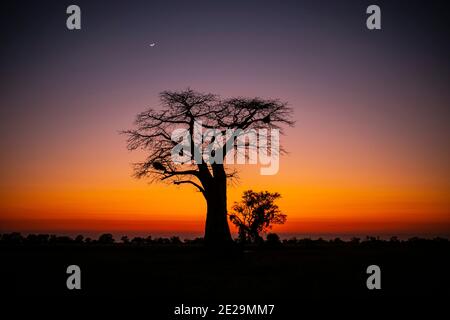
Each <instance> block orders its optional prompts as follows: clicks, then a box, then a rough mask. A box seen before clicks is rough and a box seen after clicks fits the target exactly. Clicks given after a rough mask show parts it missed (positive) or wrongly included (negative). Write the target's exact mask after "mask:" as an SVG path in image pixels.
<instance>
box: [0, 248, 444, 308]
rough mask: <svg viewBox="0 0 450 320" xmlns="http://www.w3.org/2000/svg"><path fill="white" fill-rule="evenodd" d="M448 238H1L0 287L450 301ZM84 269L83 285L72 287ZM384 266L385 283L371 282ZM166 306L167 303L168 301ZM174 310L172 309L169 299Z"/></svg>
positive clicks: (254, 298)
mask: <svg viewBox="0 0 450 320" xmlns="http://www.w3.org/2000/svg"><path fill="white" fill-rule="evenodd" d="M449 248H450V245H449V242H448V241H443V242H442V241H441V242H437V241H424V242H420V241H418V242H417V243H412V242H400V243H392V242H377V241H374V242H362V243H360V244H352V243H341V244H336V243H328V242H326V243H323V244H309V245H307V244H304V245H279V246H275V247H270V246H264V247H259V248H256V247H247V248H237V249H234V250H231V251H229V250H219V251H211V250H208V249H206V248H203V247H202V246H197V245H153V246H133V245H123V244H113V245H101V244H90V245H86V244H45V245H42V244H41V245H37V244H33V245H31V244H19V245H9V244H1V245H0V261H1V267H0V271H1V274H0V275H1V278H0V281H1V290H2V294H6V295H8V296H9V297H16V296H39V297H41V298H42V297H43V296H60V295H63V296H74V295H79V296H80V295H81V296H90V297H92V298H94V299H95V298H97V297H99V296H109V297H111V298H118V299H125V298H132V299H134V298H136V299H142V298H145V300H146V301H147V302H148V303H149V304H150V305H151V304H153V305H156V306H158V305H159V304H160V303H161V305H167V304H173V305H174V304H176V303H184V304H187V303H197V304H198V303H244V304H250V303H267V304H273V303H275V304H276V303H283V304H284V305H286V304H289V305H290V306H291V307H292V305H295V304H296V303H299V302H300V301H303V302H304V301H307V300H308V301H309V300H313V301H314V300H315V301H333V300H340V301H353V302H355V301H364V300H365V301H368V300H370V299H384V300H387V301H395V300H396V299H403V300H404V299H408V298H413V299H414V300H415V301H417V300H418V301H420V300H422V299H427V300H434V299H442V300H445V299H448V297H449V291H450V290H449V270H450V268H449V259H448V257H449V252H450V251H449ZM71 264H76V265H79V266H80V268H81V279H82V289H81V290H79V291H77V290H73V291H69V290H68V289H67V288H66V279H67V276H68V275H67V274H66V268H67V266H68V265H71ZM371 264H376V265H378V266H380V268H381V287H382V289H381V290H368V289H367V287H366V279H367V277H368V275H367V274H366V268H367V266H369V265H371ZM164 308H166V307H164ZM167 308H168V307H167Z"/></svg>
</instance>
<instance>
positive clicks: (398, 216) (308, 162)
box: [0, 1, 450, 236]
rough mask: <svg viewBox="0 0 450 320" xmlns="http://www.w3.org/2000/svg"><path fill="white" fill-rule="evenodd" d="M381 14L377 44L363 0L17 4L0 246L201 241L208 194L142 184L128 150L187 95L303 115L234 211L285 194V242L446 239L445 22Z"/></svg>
mask: <svg viewBox="0 0 450 320" xmlns="http://www.w3.org/2000/svg"><path fill="white" fill-rule="evenodd" d="M72 3H76V4H78V5H79V6H80V7H81V11H82V30H80V31H69V30H67V29H66V27H65V23H66V17H67V15H66V14H65V9H66V7H67V6H68V5H70V4H72ZM376 3H377V4H379V5H380V7H381V9H382V30H381V31H369V30H367V29H366V27H365V19H366V17H367V15H366V14H365V9H366V8H367V6H368V5H369V4H372V2H367V1H349V2H346V4H345V5H344V4H343V3H341V2H337V1H295V2H294V1H284V2H283V3H282V4H281V3H279V1H223V2H219V1H121V2H118V3H114V1H76V2H73V1H35V2H34V3H33V4H29V3H27V2H25V1H9V2H8V1H5V4H3V8H2V10H1V13H0V15H1V22H0V27H1V43H2V48H1V51H0V56H1V61H0V64H1V75H0V93H1V95H0V147H1V150H2V151H1V157H0V199H1V202H0V231H3V232H6V231H8V232H9V231H22V232H57V233H78V232H87V233H89V232H91V233H96V232H103V231H113V232H116V233H120V232H122V233H128V234H141V233H142V234H148V233H152V234H164V235H168V234H186V235H187V234H191V235H194V234H195V235H201V234H202V231H203V224H204V219H205V213H206V208H205V203H204V200H203V198H202V196H201V194H200V193H198V192H195V190H194V189H193V188H189V187H187V186H169V185H165V184H154V185H149V184H148V182H146V181H137V180H135V179H133V178H132V177H131V174H132V170H131V163H132V162H136V161H139V160H141V159H142V157H143V154H139V153H130V152H128V151H127V150H126V144H125V137H124V136H121V135H119V134H118V132H119V130H122V129H127V128H131V127H132V123H133V120H134V117H135V115H136V114H137V113H138V112H140V111H143V110H144V109H146V108H147V107H151V106H153V107H155V106H156V107H157V106H158V104H159V102H158V93H159V92H161V91H163V90H179V89H185V88H187V87H191V88H193V89H195V90H198V91H202V92H212V93H217V94H220V95H221V96H222V97H233V96H260V97H263V98H280V99H281V100H283V101H288V102H289V103H290V105H291V106H292V107H293V108H294V110H295V116H294V117H295V120H296V121H297V123H296V126H295V127H294V128H290V129H288V130H287V131H286V132H287V135H286V136H284V137H282V143H283V144H284V146H285V148H286V149H287V150H288V151H289V155H287V156H285V157H283V158H282V159H281V163H280V172H279V173H278V174H277V175H275V176H260V175H259V169H258V167H255V166H240V168H239V169H241V173H240V181H239V183H238V184H237V185H235V186H233V187H231V188H230V189H229V205H231V204H232V202H233V201H236V200H238V199H239V197H240V194H241V193H242V191H243V190H246V189H254V190H269V191H278V192H280V193H281V194H282V196H283V199H282V200H281V201H280V206H281V208H282V210H283V211H284V212H285V213H286V214H287V215H288V222H287V223H286V224H285V225H284V226H281V227H276V228H275V231H276V232H280V233H285V234H289V235H305V236H314V235H326V234H331V235H345V234H347V235H365V234H372V235H423V236H436V235H443V236H449V234H450V232H449V231H450V145H449V138H450V128H449V120H450V94H449V87H448V84H449V80H450V62H449V59H448V57H449V56H450V46H449V41H448V39H449V29H448V21H450V19H449V11H448V10H445V8H444V2H433V1H431V2H430V1H421V2H413V1H393V2H392V1H391V2H383V1H381V2H380V1H377V2H376ZM151 43H156V46H155V47H150V44H151ZM244 169H245V170H244Z"/></svg>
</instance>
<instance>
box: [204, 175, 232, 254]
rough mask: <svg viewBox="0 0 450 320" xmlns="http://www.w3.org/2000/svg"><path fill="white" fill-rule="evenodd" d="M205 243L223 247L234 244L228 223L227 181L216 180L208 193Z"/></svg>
mask: <svg viewBox="0 0 450 320" xmlns="http://www.w3.org/2000/svg"><path fill="white" fill-rule="evenodd" d="M205 197H206V204H207V213H206V225H205V242H206V244H207V245H213V246H222V245H229V244H231V243H232V238H231V233H230V228H229V226H228V221H227V184H226V179H214V181H213V183H212V185H210V186H209V188H208V190H207V192H206V195H205Z"/></svg>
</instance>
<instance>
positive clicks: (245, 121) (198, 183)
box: [123, 89, 293, 245]
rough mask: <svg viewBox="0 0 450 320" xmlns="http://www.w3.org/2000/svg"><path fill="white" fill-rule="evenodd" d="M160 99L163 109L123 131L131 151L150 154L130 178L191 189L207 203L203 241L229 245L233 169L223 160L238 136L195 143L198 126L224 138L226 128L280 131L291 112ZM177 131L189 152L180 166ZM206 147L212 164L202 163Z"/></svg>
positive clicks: (241, 103)
mask: <svg viewBox="0 0 450 320" xmlns="http://www.w3.org/2000/svg"><path fill="white" fill-rule="evenodd" d="M160 100H161V105H162V106H161V107H160V108H159V109H158V110H156V109H152V108H150V109H148V110H146V111H144V112H141V113H139V114H138V115H137V117H136V120H135V128H133V129H131V130H126V131H123V133H124V134H126V135H127V146H128V149H129V150H136V149H143V150H144V151H145V152H146V153H147V154H148V155H147V158H146V159H145V160H144V161H143V162H140V163H136V164H134V176H135V177H136V178H149V179H150V180H151V181H167V182H171V183H173V184H176V185H181V184H187V185H191V186H193V187H195V188H196V189H197V190H198V191H200V192H201V193H202V195H203V197H204V198H205V200H206V205H207V213H206V224H205V235H204V237H205V242H206V243H207V244H212V245H222V244H227V243H230V242H231V241H232V239H231V234H230V229H229V226H228V222H227V181H228V180H229V179H232V178H233V177H235V175H236V171H235V170H232V168H230V167H229V166H227V168H226V167H225V164H224V162H225V161H224V159H225V157H226V155H227V152H229V150H230V148H229V146H230V143H231V146H232V147H233V148H236V143H237V138H238V137H237V135H232V136H231V137H229V138H228V140H227V141H225V143H223V144H218V143H217V141H215V140H214V137H212V138H210V139H205V138H204V137H200V140H198V137H197V136H196V135H197V133H196V124H197V123H201V126H202V127H203V128H207V129H209V130H213V131H214V132H216V133H219V134H224V135H225V133H226V132H227V130H228V131H232V132H235V131H239V132H242V131H243V130H251V129H255V130H258V129H266V130H279V131H280V132H281V133H282V127H283V125H293V121H292V120H291V117H292V109H291V108H289V107H288V106H287V104H286V103H284V102H280V101H279V100H274V99H261V98H242V97H239V98H230V99H220V98H219V96H217V95H215V94H205V93H199V92H196V91H193V90H191V89H187V90H184V91H164V92H162V93H160ZM180 129H184V130H185V132H186V133H187V140H188V142H189V148H190V149H189V150H188V152H185V150H184V149H182V150H178V151H177V152H178V154H179V155H180V156H183V157H184V159H185V161H183V162H178V161H174V157H173V154H174V150H175V148H176V147H177V145H179V144H180V139H178V138H177V137H174V135H173V133H174V132H175V131H176V130H180ZM184 138H186V137H184ZM199 141H200V143H199ZM205 147H206V149H207V150H208V152H209V155H210V156H211V155H213V156H214V158H215V160H216V161H212V162H211V161H202V160H204V157H205V152H204V150H205ZM256 147H257V148H258V145H256ZM233 148H232V149H233ZM281 151H282V150H281ZM186 156H187V160H186ZM199 158H200V161H199ZM217 160H222V161H217Z"/></svg>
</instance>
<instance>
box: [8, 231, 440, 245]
mask: <svg viewBox="0 0 450 320" xmlns="http://www.w3.org/2000/svg"><path fill="white" fill-rule="evenodd" d="M236 242H238V240H236ZM448 242H449V239H447V238H441V237H436V238H433V239H424V238H419V237H413V238H409V239H408V240H400V239H399V238H398V237H395V236H394V237H391V238H390V239H389V240H383V239H380V238H379V237H369V236H367V237H366V238H364V239H360V238H352V239H350V240H348V241H345V240H342V239H340V238H335V239H331V240H325V239H322V238H319V239H310V238H303V239H297V238H295V237H293V238H290V239H284V240H281V239H280V237H279V236H278V235H277V234H276V233H269V234H268V235H267V237H266V240H265V241H263V242H262V243H261V244H259V245H266V246H283V247H292V246H301V247H318V246H330V245H332V246H365V245H387V244H389V245H410V244H413V245H427V244H446V245H447V244H448ZM203 243H204V240H203V238H195V239H184V240H181V239H180V238H179V237H177V236H173V237H170V238H161V237H157V238H152V236H148V237H134V238H131V239H130V238H128V236H123V237H121V239H120V241H116V239H114V237H113V235H112V234H111V233H104V234H102V235H100V236H99V237H98V239H92V238H90V237H86V238H85V237H84V236H83V235H78V236H76V237H74V238H72V237H69V236H57V235H54V234H29V235H27V236H23V235H22V234H21V233H19V232H12V233H4V234H0V244H10V245H27V244H30V245H52V244H64V245H67V244H73V245H96V244H97V245H121V246H152V245H176V246H185V245H202V244H203ZM247 246H257V245H255V244H253V245H252V244H247Z"/></svg>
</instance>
